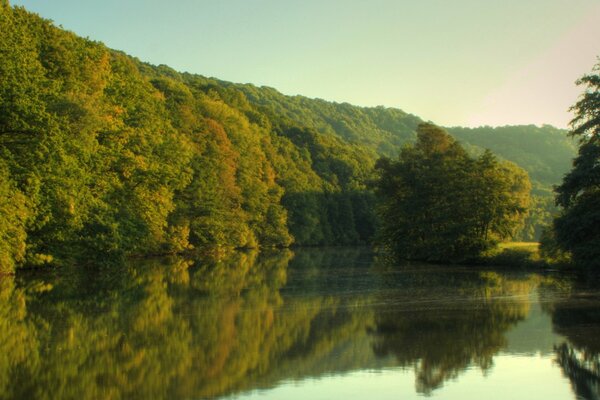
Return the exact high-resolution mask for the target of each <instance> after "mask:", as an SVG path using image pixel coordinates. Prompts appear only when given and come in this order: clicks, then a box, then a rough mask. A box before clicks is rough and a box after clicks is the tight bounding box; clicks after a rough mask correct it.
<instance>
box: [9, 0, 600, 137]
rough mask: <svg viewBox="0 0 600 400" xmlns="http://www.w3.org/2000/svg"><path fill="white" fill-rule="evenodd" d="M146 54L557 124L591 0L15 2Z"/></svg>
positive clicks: (290, 84) (448, 120)
mask: <svg viewBox="0 0 600 400" xmlns="http://www.w3.org/2000/svg"><path fill="white" fill-rule="evenodd" d="M11 4H13V5H23V6H25V8H27V9H28V10H30V11H34V12H37V13H38V14H40V15H41V16H43V17H45V18H49V19H52V20H54V21H55V22H56V24H59V25H62V26H63V27H64V28H66V29H68V30H71V31H74V32H75V33H77V34H79V35H81V36H87V37H89V38H91V39H94V40H98V41H101V42H104V43H105V44H106V45H107V46H109V47H111V48H115V49H119V50H123V51H125V52H127V53H129V54H131V55H133V56H136V57H138V58H140V59H142V60H144V61H148V62H151V63H153V64H167V65H169V66H171V67H173V68H175V69H177V70H179V71H188V72H193V73H198V74H202V75H205V76H214V77H217V78H219V79H223V80H228V81H233V82H242V83H247V82H249V83H254V84H256V85H267V86H271V87H274V88H276V89H278V90H280V91H281V92H283V93H285V94H290V95H293V94H302V95H305V96H309V97H320V98H324V99H327V100H334V101H338V102H344V101H345V102H349V103H352V104H357V105H365V106H375V105H385V106H390V107H398V108H401V109H403V110H405V111H407V112H410V113H413V114H416V115H419V116H421V117H423V118H425V119H429V120H432V121H434V122H436V123H439V124H442V125H469V126H473V125H482V124H489V125H505V124H517V123H534V124H543V123H549V124H553V125H556V126H560V127H565V126H566V124H567V122H568V120H569V119H570V115H569V114H568V113H567V109H568V107H569V106H570V105H572V104H573V102H574V101H575V100H576V98H577V96H578V94H579V93H580V92H581V89H579V88H577V87H576V86H575V85H574V81H575V80H576V79H577V78H578V77H580V76H581V75H582V74H583V73H586V72H589V71H590V70H591V68H592V66H593V64H594V63H595V62H596V56H598V55H600V0H502V1H501V0H413V1H404V0H395V1H393V0H368V1H367V0H364V1H358V0H302V1H291V0H211V1H203V0H170V1H165V0H161V1H158V0H104V1H97V0H94V1H88V0H12V1H11Z"/></svg>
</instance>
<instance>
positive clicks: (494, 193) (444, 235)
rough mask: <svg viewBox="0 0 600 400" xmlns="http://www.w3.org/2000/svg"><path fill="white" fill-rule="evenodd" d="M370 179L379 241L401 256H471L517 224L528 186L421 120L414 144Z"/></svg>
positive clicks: (515, 172) (520, 175) (509, 169)
mask: <svg viewBox="0 0 600 400" xmlns="http://www.w3.org/2000/svg"><path fill="white" fill-rule="evenodd" d="M377 169H378V171H379V174H380V176H379V179H378V180H377V182H376V189H377V194H378V195H379V197H380V208H379V210H380V217H381V221H382V228H381V233H380V236H381V239H382V241H383V242H384V243H385V244H386V245H388V246H389V247H390V248H391V249H392V250H393V251H394V253H395V254H396V255H397V256H398V257H400V258H404V259H419V260H430V261H460V260H464V259H466V258H469V257H473V256H476V255H477V254H479V253H480V252H481V251H483V250H485V249H487V248H489V247H490V246H491V245H492V244H493V243H494V242H495V241H496V240H499V239H504V238H507V237H510V236H511V235H513V234H514V232H515V230H516V229H517V228H518V227H519V225H520V224H522V221H523V218H524V216H525V213H526V210H527V207H528V204H529V190H530V184H529V179H528V177H527V173H526V172H524V171H523V170H522V169H520V168H518V167H517V166H516V165H514V164H511V163H500V162H499V161H498V160H497V159H496V158H495V157H494V156H493V155H492V154H491V152H489V151H488V152H485V153H484V154H483V155H482V156H481V157H479V158H478V159H473V158H471V157H469V156H468V155H467V153H466V152H465V150H464V149H463V148H462V147H461V146H460V145H459V144H458V143H457V142H456V141H455V140H454V139H453V138H452V137H451V136H450V135H449V134H448V133H446V132H445V131H444V130H443V129H441V128H439V127H436V126H434V125H431V124H422V125H420V126H419V128H418V130H417V143H416V144H415V145H414V146H407V147H405V148H404V149H403V150H402V152H401V153H400V157H399V159H398V161H391V160H389V159H385V158H384V159H381V160H379V162H378V164H377Z"/></svg>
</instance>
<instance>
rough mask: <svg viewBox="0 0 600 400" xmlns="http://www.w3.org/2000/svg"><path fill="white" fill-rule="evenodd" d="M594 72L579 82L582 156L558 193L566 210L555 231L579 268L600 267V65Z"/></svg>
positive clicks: (577, 124) (577, 131) (574, 124)
mask: <svg viewBox="0 0 600 400" xmlns="http://www.w3.org/2000/svg"><path fill="white" fill-rule="evenodd" d="M592 71H593V72H592V73H591V74H589V75H585V76H584V77H582V78H581V79H579V80H578V81H577V84H578V85H584V86H585V91H584V93H583V94H582V96H581V98H580V100H579V101H578V102H577V103H576V104H575V105H574V106H573V107H571V110H572V111H575V118H574V119H573V120H572V121H571V128H572V130H571V132H570V135H571V136H573V137H577V138H579V152H578V155H577V157H575V160H574V161H573V168H572V169H571V171H570V172H569V173H568V174H567V175H566V176H565V178H564V180H563V182H562V184H561V185H560V186H559V187H557V188H556V190H555V191H556V204H557V205H559V206H561V207H562V208H563V210H562V212H561V213H560V215H559V216H558V217H557V218H556V219H555V220H554V225H553V228H554V236H555V239H556V241H557V244H558V246H559V247H560V248H562V249H563V250H565V251H568V252H570V253H571V255H572V258H573V261H574V262H575V263H576V264H579V265H584V266H592V267H600V62H598V63H597V64H596V65H595V67H594V68H593V70H592Z"/></svg>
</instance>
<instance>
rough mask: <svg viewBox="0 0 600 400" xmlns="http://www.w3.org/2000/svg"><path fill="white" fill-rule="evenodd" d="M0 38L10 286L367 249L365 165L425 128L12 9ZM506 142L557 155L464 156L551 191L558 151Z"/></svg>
mask: <svg viewBox="0 0 600 400" xmlns="http://www.w3.org/2000/svg"><path fill="white" fill-rule="evenodd" d="M0 30H1V32H2V33H3V34H2V35H1V36H0V52H1V53H2V57H0V76H2V79H1V80H0V177H1V179H2V182H0V206H1V208H0V222H2V228H0V229H2V231H1V232H0V249H2V253H0V259H2V267H1V268H2V269H3V270H4V271H8V272H10V271H12V270H13V269H14V267H15V265H17V266H18V265H22V264H23V263H24V262H28V263H33V264H39V263H44V262H49V261H51V260H54V262H55V263H65V262H69V261H81V260H85V261H86V262H97V261H101V260H106V259H109V258H112V259H114V258H118V257H121V256H126V255H134V254H156V253H170V252H178V251H182V250H187V249H191V248H202V247H206V246H211V247H213V246H217V247H259V246H260V247H273V246H276V247H285V246H289V245H292V244H294V245H340V244H362V243H368V242H370V241H371V240H372V238H373V233H374V231H375V226H376V224H377V218H376V216H375V214H374V211H373V209H374V202H375V199H374V193H373V192H372V190H370V189H369V188H368V187H367V186H368V185H367V183H368V182H369V180H371V179H372V173H373V166H374V164H375V161H376V159H377V158H378V156H379V155H386V156H396V155H397V154H398V152H399V151H400V149H401V148H402V146H403V145H404V144H406V143H408V142H413V141H414V140H415V138H416V128H417V125H418V124H419V123H420V122H421V120H420V119H419V118H418V117H416V116H413V115H409V114H407V113H405V112H403V111H401V110H398V109H393V108H385V107H375V108H363V107H356V106H352V105H350V104H346V103H344V104H338V103H332V102H326V101H324V100H319V99H307V98H304V97H301V96H285V95H283V94H281V93H279V92H277V91H276V90H274V89H271V88H266V87H261V88H258V87H255V86H252V85H239V84H233V83H229V82H223V81H219V80H216V79H211V78H205V77H202V76H199V75H192V74H187V73H178V72H176V71H174V70H172V69H170V68H168V67H166V66H164V65H161V66H152V65H149V64H145V63H142V62H140V61H139V60H137V59H135V58H132V57H129V56H127V55H125V54H123V53H121V52H118V51H113V50H110V49H108V48H106V47H105V46H104V45H102V44H101V43H97V42H93V41H90V40H87V39H82V38H79V37H77V36H76V35H74V34H72V33H70V32H66V31H64V30H62V29H60V28H57V27H56V26H54V25H53V24H52V23H51V22H50V21H46V20H44V19H42V18H40V17H38V16H37V15H34V14H31V13H28V12H27V11H25V10H24V9H23V8H20V7H10V6H9V5H8V3H2V7H0ZM515 132H518V134H515ZM457 135H459V134H458V133H457ZM465 135H466V134H465ZM515 135H516V136H519V137H520V138H530V139H531V140H534V139H540V140H541V141H543V142H544V143H546V142H549V143H550V144H551V145H553V146H558V147H560V148H561V149H563V148H565V144H564V143H563V142H557V141H556V135H555V132H554V130H553V129H552V128H550V127H543V128H539V129H537V128H536V129H533V128H522V127H521V128H520V127H515V128H505V129H503V130H501V131H499V132H498V134H494V135H487V134H485V135H484V134H481V135H479V134H477V135H471V136H472V137H469V138H468V139H465V140H466V141H472V142H473V145H471V146H470V147H469V148H471V149H475V148H476V145H485V146H486V147H490V148H492V149H493V150H496V151H498V152H499V153H501V155H502V156H503V157H504V158H505V159H508V160H513V161H516V162H517V163H523V166H524V167H525V168H526V169H528V170H529V171H530V172H532V174H534V172H535V174H537V173H538V172H537V171H538V170H539V171H541V172H540V173H539V179H540V182H542V183H540V185H542V186H543V185H547V184H548V182H550V181H551V180H552V179H554V178H552V177H554V176H555V175H556V174H557V173H558V172H557V171H558V170H559V169H560V168H562V167H561V166H560V165H561V164H560V163H561V162H562V161H560V160H562V158H561V157H563V158H564V157H566V151H564V152H561V153H560V155H559V158H560V160H552V159H549V158H548V157H545V156H542V155H540V152H539V151H538V152H534V153H532V154H533V155H532V154H530V155H529V157H530V158H529V159H530V162H528V161H527V160H528V158H526V157H522V155H521V154H520V153H519V151H518V149H519V148H520V144H519V145H515V143H514V140H513V139H514V137H515ZM466 136H468V135H466ZM466 136H465V138H466ZM483 137H485V138H487V139H486V140H487V141H486V142H485V143H481V142H480V141H478V140H479V139H481V138H483ZM542 139H543V140H542ZM477 149H479V148H478V147H477V148H476V150H477ZM531 150H532V151H533V150H535V147H531ZM563 150H564V149H563ZM477 151H478V150H477ZM543 153H544V154H545V153H546V152H545V151H544V152H543ZM555 161H556V162H555ZM546 173H547V174H546ZM544 174H546V175H544ZM536 176H537V175H536ZM546 177H548V178H547V179H546ZM536 179H537V178H536ZM544 179H545V180H544ZM540 188H541V189H540ZM538 189H539V190H538ZM543 189H544V187H541V186H540V187H537V186H536V190H537V191H539V192H540V193H543V192H544V190H543ZM538 194H539V193H537V192H536V195H538ZM540 196H541V195H540ZM536 204H537V205H539V206H540V207H541V208H539V207H537V206H536V210H538V208H539V212H537V211H536V212H532V213H531V217H530V219H529V220H528V222H527V223H526V227H525V228H524V229H525V230H524V231H523V233H522V234H521V237H523V238H530V237H532V236H533V237H535V236H536V235H539V231H540V229H539V225H540V222H543V221H546V220H547V219H548V213H549V212H551V210H549V209H547V207H546V205H547V202H545V200H543V199H542V200H541V201H539V202H537V203H536ZM5 249H9V250H5ZM24 251H25V253H24Z"/></svg>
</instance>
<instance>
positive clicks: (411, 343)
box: [375, 270, 539, 394]
mask: <svg viewBox="0 0 600 400" xmlns="http://www.w3.org/2000/svg"><path fill="white" fill-rule="evenodd" d="M458 276H459V277H460V279H456V277H457V273H456V272H452V271H445V270H440V271H437V272H436V273H434V274H423V273H422V272H420V271H415V272H413V273H410V274H405V276H403V278H404V279H405V280H407V281H409V282H410V286H408V287H407V286H405V290H403V291H401V292H397V293H395V297H394V302H395V303H398V304H411V303H414V301H415V300H414V299H418V300H419V301H420V302H423V301H424V300H426V301H428V302H427V303H426V304H425V305H424V306H422V305H420V304H414V306H413V307H405V306H404V307H402V308H395V309H393V310H392V311H387V310H385V309H383V310H380V311H379V312H378V313H377V317H376V319H377V329H376V333H377V335H378V337H379V340H378V341H377V343H376V345H375V352H376V354H378V355H386V354H393V355H395V357H396V358H397V360H398V362H399V363H400V365H401V366H414V368H415V374H416V389H417V391H418V392H422V393H425V394H428V393H430V392H431V391H432V390H433V389H436V388H438V387H440V386H442V384H443V383H444V382H445V381H447V380H449V379H453V378H456V377H457V376H458V375H459V373H461V372H462V371H464V370H465V369H466V368H467V367H469V366H477V367H479V368H481V370H483V371H486V370H488V369H489V368H490V367H491V366H492V365H493V357H494V355H495V354H497V353H498V352H499V351H500V350H501V349H502V348H503V347H504V346H505V345H506V339H505V336H504V335H505V333H506V332H507V331H508V330H509V329H510V328H511V327H513V326H514V325H515V324H516V323H518V322H520V321H522V320H523V319H524V318H525V317H526V316H527V314H528V312H529V308H530V297H529V295H530V293H531V292H532V291H533V290H534V289H535V288H536V287H537V285H538V284H539V279H538V278H537V277H529V278H521V279H509V278H506V277H504V276H501V275H499V274H497V273H494V272H483V273H479V274H474V273H462V274H458ZM440 288H443V289H444V292H443V297H441V298H440V297H438V296H435V297H433V296H432V294H434V293H436V291H437V290H439V289H440Z"/></svg>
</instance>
